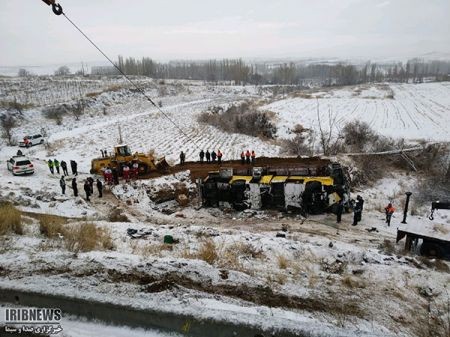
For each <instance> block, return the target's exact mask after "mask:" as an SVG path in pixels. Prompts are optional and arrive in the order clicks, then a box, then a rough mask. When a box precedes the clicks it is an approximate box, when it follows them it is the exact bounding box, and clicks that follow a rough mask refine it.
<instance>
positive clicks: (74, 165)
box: [70, 160, 78, 176]
mask: <svg viewBox="0 0 450 337" xmlns="http://www.w3.org/2000/svg"><path fill="white" fill-rule="evenodd" d="M70 168H71V169H72V174H73V175H75V176H77V175H78V164H77V162H76V161H75V160H71V161H70Z"/></svg>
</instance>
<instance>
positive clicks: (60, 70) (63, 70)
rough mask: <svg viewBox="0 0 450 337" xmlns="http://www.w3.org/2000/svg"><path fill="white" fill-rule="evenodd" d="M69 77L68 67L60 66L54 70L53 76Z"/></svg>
mask: <svg viewBox="0 0 450 337" xmlns="http://www.w3.org/2000/svg"><path fill="white" fill-rule="evenodd" d="M66 75H70V69H69V67H68V66H61V67H59V68H58V69H56V70H55V76H66Z"/></svg>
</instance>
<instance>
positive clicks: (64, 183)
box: [59, 176, 66, 194]
mask: <svg viewBox="0 0 450 337" xmlns="http://www.w3.org/2000/svg"><path fill="white" fill-rule="evenodd" d="M59 186H61V192H62V194H66V182H65V181H64V176H61V179H59Z"/></svg>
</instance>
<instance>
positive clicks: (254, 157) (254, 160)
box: [251, 150, 256, 165]
mask: <svg viewBox="0 0 450 337" xmlns="http://www.w3.org/2000/svg"><path fill="white" fill-rule="evenodd" d="M251 156H252V165H255V163H256V153H255V151H253V150H252V154H251Z"/></svg>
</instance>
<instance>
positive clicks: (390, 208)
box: [384, 203, 395, 227]
mask: <svg viewBox="0 0 450 337" xmlns="http://www.w3.org/2000/svg"><path fill="white" fill-rule="evenodd" d="M384 211H385V212H386V223H387V225H388V226H389V227H390V226H391V218H392V214H394V212H395V208H394V206H392V203H389V204H388V205H387V206H386V207H385V208H384Z"/></svg>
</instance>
